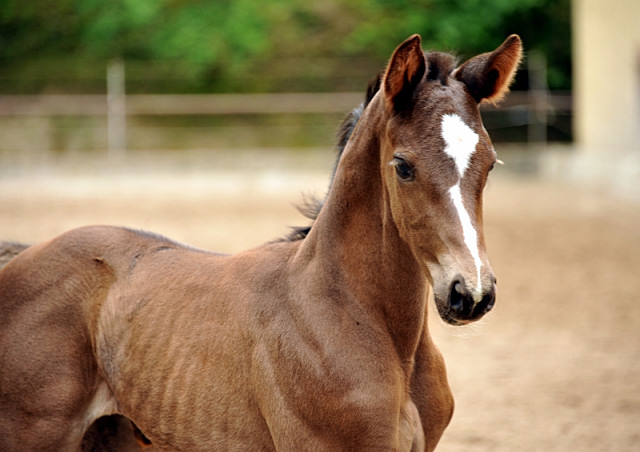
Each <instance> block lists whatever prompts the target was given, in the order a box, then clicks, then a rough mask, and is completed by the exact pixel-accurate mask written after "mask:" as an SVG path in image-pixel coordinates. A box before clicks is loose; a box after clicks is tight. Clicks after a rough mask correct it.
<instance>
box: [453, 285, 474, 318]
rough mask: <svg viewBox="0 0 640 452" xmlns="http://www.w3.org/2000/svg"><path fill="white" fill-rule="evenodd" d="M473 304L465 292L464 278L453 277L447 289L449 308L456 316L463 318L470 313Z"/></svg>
mask: <svg viewBox="0 0 640 452" xmlns="http://www.w3.org/2000/svg"><path fill="white" fill-rule="evenodd" d="M473 304H474V302H473V298H472V297H471V295H470V294H469V292H467V288H466V286H465V284H464V279H463V278H462V277H458V278H456V279H454V281H453V282H452V283H451V290H450V291H449V309H451V311H453V313H454V314H455V315H456V317H458V318H465V317H468V316H469V315H470V314H471V310H472V309H473Z"/></svg>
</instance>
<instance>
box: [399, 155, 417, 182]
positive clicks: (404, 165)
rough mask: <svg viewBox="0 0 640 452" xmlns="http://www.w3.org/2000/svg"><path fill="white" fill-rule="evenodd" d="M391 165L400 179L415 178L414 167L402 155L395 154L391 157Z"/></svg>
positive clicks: (406, 180)
mask: <svg viewBox="0 0 640 452" xmlns="http://www.w3.org/2000/svg"><path fill="white" fill-rule="evenodd" d="M393 165H394V166H395V168H396V174H397V175H398V177H399V178H400V179H401V180H403V181H405V182H409V181H412V180H414V179H415V177H416V170H415V168H414V167H413V165H411V164H410V163H409V162H407V161H406V160H405V159H403V158H402V157H398V156H395V157H394V158H393Z"/></svg>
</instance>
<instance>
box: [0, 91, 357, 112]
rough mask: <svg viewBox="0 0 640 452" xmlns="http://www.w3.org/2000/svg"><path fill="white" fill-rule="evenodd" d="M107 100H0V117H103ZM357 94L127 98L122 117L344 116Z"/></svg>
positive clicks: (92, 97)
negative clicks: (124, 114) (124, 115)
mask: <svg viewBox="0 0 640 452" xmlns="http://www.w3.org/2000/svg"><path fill="white" fill-rule="evenodd" d="M107 97H108V96H107V95H56V94H44V95H35V96H34V95H29V96H26V95H3V96H0V116H74V115H77V116H95V115H99V116H101V115H102V116H103V115H106V114H107V112H108V102H107ZM363 98H364V95H363V93H354V92H345V93H272V94H130V95H127V96H126V97H125V105H126V107H125V112H126V114H127V115H150V116H151V115H243V114H302V113H342V112H344V113H346V112H348V111H350V110H351V109H353V108H354V107H355V106H356V105H358V103H360V102H362V100H363Z"/></svg>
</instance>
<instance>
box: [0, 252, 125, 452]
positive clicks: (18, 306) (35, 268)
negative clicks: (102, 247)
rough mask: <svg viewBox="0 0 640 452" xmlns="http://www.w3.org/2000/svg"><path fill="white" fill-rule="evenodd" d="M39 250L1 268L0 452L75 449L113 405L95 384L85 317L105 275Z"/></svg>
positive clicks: (97, 379) (96, 377) (71, 259)
mask: <svg viewBox="0 0 640 452" xmlns="http://www.w3.org/2000/svg"><path fill="white" fill-rule="evenodd" d="M43 248H44V247H42V246H35V247H31V248H28V249H27V250H25V251H23V252H22V253H20V255H19V256H17V257H15V258H14V259H12V260H11V262H10V264H9V265H7V266H6V267H4V268H3V269H2V271H0V450H2V451H22V450H58V451H72V450H73V451H75V450H77V449H78V447H79V446H80V443H81V441H82V437H83V434H84V432H85V430H86V429H87V428H88V427H89V425H90V424H91V423H92V422H93V421H94V420H95V419H96V418H98V417H99V416H101V415H103V414H108V412H109V411H112V412H113V411H115V409H116V405H117V404H116V403H115V399H113V397H112V396H111V394H110V392H109V391H108V390H106V389H105V388H106V385H104V383H102V384H101V383H100V382H101V377H100V375H99V372H98V366H97V364H96V361H95V358H94V355H93V347H92V342H91V339H90V333H89V325H90V321H88V320H87V319H88V318H90V312H91V306H92V303H95V302H96V300H99V299H100V296H101V295H102V296H104V293H105V292H106V287H107V286H108V284H109V282H110V281H109V280H108V279H106V278H105V276H108V275H107V274H105V273H104V272H103V271H95V270H92V269H91V267H90V266H88V265H87V263H86V262H80V261H78V260H76V259H74V257H68V256H65V255H64V254H58V253H51V252H49V253H45V252H43V251H45V249H43ZM97 267H99V266H97ZM99 389H100V391H99ZM105 411H106V413H105Z"/></svg>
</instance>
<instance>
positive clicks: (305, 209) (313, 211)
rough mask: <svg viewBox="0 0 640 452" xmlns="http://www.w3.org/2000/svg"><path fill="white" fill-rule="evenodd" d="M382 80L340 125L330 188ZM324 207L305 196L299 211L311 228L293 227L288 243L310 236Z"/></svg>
mask: <svg viewBox="0 0 640 452" xmlns="http://www.w3.org/2000/svg"><path fill="white" fill-rule="evenodd" d="M381 79H382V74H379V75H378V76H377V77H375V78H374V79H373V80H371V81H370V82H369V86H367V93H366V96H365V100H364V102H362V103H361V104H360V105H358V106H357V107H356V108H354V109H353V110H352V111H351V113H349V114H348V115H347V117H346V118H345V119H344V121H342V124H341V125H340V129H338V134H337V138H338V141H337V143H336V151H337V156H336V163H335V165H334V166H333V171H332V172H331V181H330V183H329V188H331V185H332V184H333V178H334V177H335V175H336V169H337V168H338V163H339V162H340V157H341V156H342V153H343V152H344V149H345V148H346V147H347V143H348V142H349V138H351V135H352V134H353V130H354V129H355V128H356V124H358V121H359V120H360V117H361V116H362V113H363V112H364V110H365V108H367V106H368V105H369V103H370V102H371V99H373V97H374V96H375V95H376V93H377V92H378V91H379V90H380V81H381ZM323 205H324V199H318V198H317V197H315V196H305V197H304V199H303V201H302V203H301V204H300V205H299V206H298V210H299V211H300V213H302V215H304V216H305V217H307V218H309V219H310V220H311V221H312V223H311V224H310V225H309V226H294V227H292V228H291V229H292V231H291V233H290V234H289V235H288V236H287V237H286V238H285V240H287V241H291V242H293V241H296V240H302V239H304V238H305V237H306V236H307V235H309V231H311V227H312V226H313V222H314V221H315V220H316V218H318V214H319V213H320V210H321V209H322V206H323Z"/></svg>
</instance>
